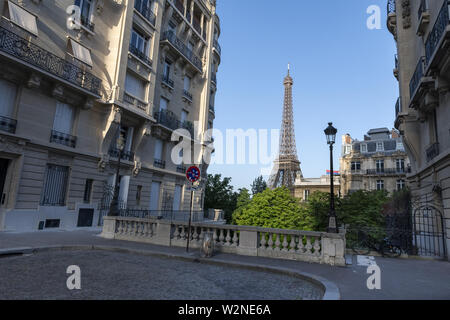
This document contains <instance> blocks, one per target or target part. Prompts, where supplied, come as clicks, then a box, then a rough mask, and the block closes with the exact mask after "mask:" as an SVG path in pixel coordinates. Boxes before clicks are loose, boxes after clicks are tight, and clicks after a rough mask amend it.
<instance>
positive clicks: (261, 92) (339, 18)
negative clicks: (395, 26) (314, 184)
mask: <svg viewBox="0 0 450 320" xmlns="http://www.w3.org/2000/svg"><path fill="white" fill-rule="evenodd" d="M217 4H218V9H217V13H218V15H219V17H220V20H221V36H220V39H219V41H220V45H221V47H222V56H221V57H222V61H221V65H220V67H219V72H218V75H217V80H218V91H217V95H216V103H215V110H216V120H215V122H214V127H215V128H216V129H219V130H222V131H223V132H225V130H226V129H237V128H242V129H244V130H246V129H249V128H255V129H279V128H280V125H281V115H282V106H283V95H284V88H283V84H282V83H283V78H284V77H285V75H286V72H287V64H288V62H289V63H290V64H291V76H292V77H293V79H294V88H293V99H294V119H295V134H296V142H297V152H298V156H299V160H300V161H301V168H302V171H303V175H304V176H305V177H318V176H320V175H322V174H325V171H326V170H327V169H328V167H329V149H328V147H327V145H326V140H325V136H324V133H323V130H324V129H325V127H326V126H327V123H328V122H329V121H332V122H333V124H334V126H335V127H336V128H337V129H338V137H337V139H336V140H338V141H337V142H338V143H337V145H336V149H335V153H334V155H335V168H339V156H340V148H341V139H340V137H341V135H343V134H345V133H349V134H351V135H352V137H354V138H362V137H363V135H364V134H365V133H366V132H367V131H368V130H369V129H371V128H378V127H388V128H390V129H391V128H392V127H393V122H394V106H395V102H396V100H397V96H398V83H397V80H396V79H395V78H394V76H393V74H392V69H393V67H394V53H395V42H394V40H393V37H392V35H391V34H390V33H389V31H388V30H387V28H386V0H381V1H380V0H367V1H366V0H345V1H332V0H327V1H299V0H277V1H268V0H218V1H217ZM370 5H378V6H379V7H380V8H381V19H382V20H381V29H380V30H369V29H368V28H367V26H366V21H367V19H368V17H369V14H367V13H366V10H367V8H368V7H369V6H370ZM208 172H209V173H212V174H215V173H220V174H222V175H223V176H226V177H231V178H232V184H233V185H234V186H235V188H236V189H237V188H241V187H247V188H248V187H249V185H250V184H251V182H252V181H253V179H255V178H256V177H257V176H258V175H259V173H260V166H258V165H216V164H214V165H211V166H210V168H209V171H208Z"/></svg>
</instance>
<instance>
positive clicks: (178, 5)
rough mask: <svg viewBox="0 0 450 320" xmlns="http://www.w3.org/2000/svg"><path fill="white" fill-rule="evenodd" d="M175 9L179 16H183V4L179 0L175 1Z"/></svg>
mask: <svg viewBox="0 0 450 320" xmlns="http://www.w3.org/2000/svg"><path fill="white" fill-rule="evenodd" d="M174 3H175V7H176V8H177V9H178V10H179V11H180V12H181V14H182V15H183V16H184V4H183V1H181V0H175V1H174Z"/></svg>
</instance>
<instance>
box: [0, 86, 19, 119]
mask: <svg viewBox="0 0 450 320" xmlns="http://www.w3.org/2000/svg"><path fill="white" fill-rule="evenodd" d="M16 95H17V86H16V85H15V84H14V83H11V82H9V81H5V80H3V79H0V97H1V99H0V116H3V117H8V118H12V117H13V115H14V104H15V100H16Z"/></svg>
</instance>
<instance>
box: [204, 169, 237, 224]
mask: <svg viewBox="0 0 450 320" xmlns="http://www.w3.org/2000/svg"><path fill="white" fill-rule="evenodd" d="M236 202H237V193H236V192H234V191H233V186H232V185H231V178H223V179H222V175H220V174H216V175H211V174H208V180H207V182H206V189H205V204H204V207H205V209H222V210H223V211H224V213H225V219H226V220H227V223H231V215H232V213H233V211H234V210H235V209H236Z"/></svg>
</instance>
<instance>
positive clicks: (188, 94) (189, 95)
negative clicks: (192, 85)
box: [183, 90, 192, 101]
mask: <svg viewBox="0 0 450 320" xmlns="http://www.w3.org/2000/svg"><path fill="white" fill-rule="evenodd" d="M183 96H184V97H185V98H186V99H188V100H189V101H192V94H191V93H190V92H189V91H187V90H183Z"/></svg>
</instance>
